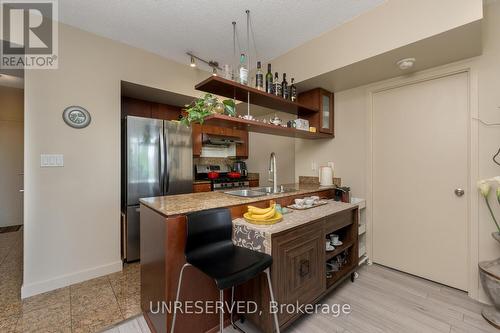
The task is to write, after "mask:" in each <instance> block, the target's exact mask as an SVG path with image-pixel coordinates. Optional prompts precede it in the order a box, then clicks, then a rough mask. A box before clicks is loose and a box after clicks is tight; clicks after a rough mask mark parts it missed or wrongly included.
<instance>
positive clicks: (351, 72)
mask: <svg viewBox="0 0 500 333" xmlns="http://www.w3.org/2000/svg"><path fill="white" fill-rule="evenodd" d="M481 23H482V22H481V21H476V22H472V23H469V24H466V25H463V26H461V27H458V28H455V29H451V30H448V31H446V32H444V33H441V34H438V35H435V36H432V37H429V38H426V39H422V40H420V41H418V42H415V43H412V44H409V45H406V46H403V47H400V48H397V49H394V50H391V51H389V52H385V53H383V54H379V55H377V56H374V57H371V58H369V59H365V60H362V61H359V62H356V63H353V64H351V65H348V66H346V67H342V68H339V69H336V70H334V71H331V72H328V73H324V74H321V75H318V76H316V77H313V78H310V79H308V80H305V81H301V82H299V83H298V84H297V89H298V91H299V92H300V91H306V90H309V89H313V88H316V87H322V88H324V89H327V90H330V91H336V92H338V91H342V90H347V89H350V88H354V87H359V86H362V85H365V84H369V83H373V82H378V81H382V80H386V79H390V78H394V77H398V76H401V75H411V74H412V73H415V72H418V71H422V70H425V69H428V68H433V67H437V66H441V65H445V64H449V63H452V62H455V61H459V60H462V59H467V58H471V57H475V56H478V55H480V54H481V53H482V40H481ZM409 57H412V58H415V59H416V62H415V65H414V66H413V68H411V69H408V70H401V69H399V67H398V66H397V65H396V62H397V61H398V60H401V59H403V58H409Z"/></svg>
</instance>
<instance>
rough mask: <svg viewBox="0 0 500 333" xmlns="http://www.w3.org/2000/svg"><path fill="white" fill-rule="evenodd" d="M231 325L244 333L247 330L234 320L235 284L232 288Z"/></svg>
mask: <svg viewBox="0 0 500 333" xmlns="http://www.w3.org/2000/svg"><path fill="white" fill-rule="evenodd" d="M231 310H232V311H231V326H233V328H234V329H235V330H238V331H240V332H242V333H246V332H245V331H243V330H242V329H241V328H240V327H239V326H238V325H236V323H235V322H234V320H233V312H234V286H233V287H232V288H231Z"/></svg>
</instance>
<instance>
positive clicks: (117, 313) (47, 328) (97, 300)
mask: <svg viewBox="0 0 500 333" xmlns="http://www.w3.org/2000/svg"><path fill="white" fill-rule="evenodd" d="M21 284H22V230H21V231H18V232H10V233H4V234H0V332H2V333H4V332H44V333H49V332H75V333H76V332H98V331H101V330H103V329H105V328H107V327H110V326H113V325H114V324H116V323H119V322H121V321H123V320H125V319H127V318H131V317H133V316H137V315H138V314H140V312H141V311H140V271H139V265H138V264H132V265H127V266H126V267H124V269H123V271H122V272H118V273H114V274H110V275H108V276H104V277H100V278H97V279H93V280H89V281H85V282H82V283H79V284H75V285H72V286H69V287H65V288H61V289H57V290H54V291H51V292H48V293H45V294H41V295H37V296H33V297H30V298H28V299H25V300H21V297H20V296H21V295H20V290H21Z"/></svg>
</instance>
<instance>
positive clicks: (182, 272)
mask: <svg viewBox="0 0 500 333" xmlns="http://www.w3.org/2000/svg"><path fill="white" fill-rule="evenodd" d="M188 266H191V264H188V263H185V264H184V266H182V269H181V273H180V274H179V282H178V283H177V296H175V303H174V317H173V318H172V327H171V328H170V333H174V326H175V318H176V316H177V311H175V310H176V304H177V302H178V301H179V296H180V293H181V285H182V275H183V274H184V268H186V267H188Z"/></svg>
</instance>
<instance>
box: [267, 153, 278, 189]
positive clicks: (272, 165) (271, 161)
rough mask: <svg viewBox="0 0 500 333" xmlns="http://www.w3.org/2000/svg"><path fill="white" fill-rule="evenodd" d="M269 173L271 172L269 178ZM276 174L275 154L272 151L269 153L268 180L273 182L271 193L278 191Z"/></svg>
mask: <svg viewBox="0 0 500 333" xmlns="http://www.w3.org/2000/svg"><path fill="white" fill-rule="evenodd" d="M271 173H272V174H273V178H271ZM277 178H278V176H277V174H276V154H275V153H274V152H272V153H271V156H270V157H269V179H268V180H269V181H270V182H272V183H273V193H278V192H279V191H278V180H277Z"/></svg>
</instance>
